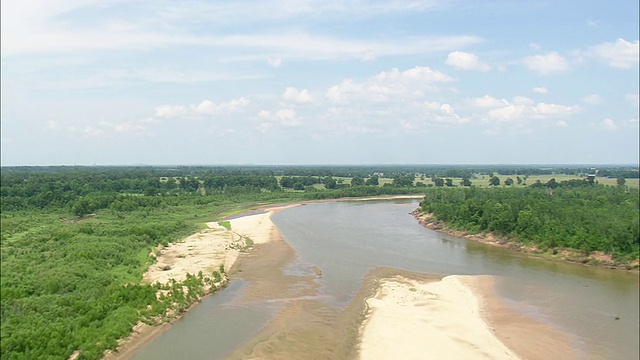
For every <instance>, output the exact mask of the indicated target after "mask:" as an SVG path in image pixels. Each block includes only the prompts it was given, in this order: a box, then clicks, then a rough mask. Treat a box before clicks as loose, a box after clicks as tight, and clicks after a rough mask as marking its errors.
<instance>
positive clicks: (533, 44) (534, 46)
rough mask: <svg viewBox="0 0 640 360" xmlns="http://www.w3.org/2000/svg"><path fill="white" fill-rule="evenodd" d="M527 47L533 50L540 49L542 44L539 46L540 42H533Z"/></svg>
mask: <svg viewBox="0 0 640 360" xmlns="http://www.w3.org/2000/svg"><path fill="white" fill-rule="evenodd" d="M529 48H530V49H532V50H535V51H540V50H542V46H540V44H536V43H534V42H532V43H529Z"/></svg>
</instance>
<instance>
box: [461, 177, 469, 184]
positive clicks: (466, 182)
mask: <svg viewBox="0 0 640 360" xmlns="http://www.w3.org/2000/svg"><path fill="white" fill-rule="evenodd" d="M460 185H462V186H471V180H469V178H462V181H460Z"/></svg>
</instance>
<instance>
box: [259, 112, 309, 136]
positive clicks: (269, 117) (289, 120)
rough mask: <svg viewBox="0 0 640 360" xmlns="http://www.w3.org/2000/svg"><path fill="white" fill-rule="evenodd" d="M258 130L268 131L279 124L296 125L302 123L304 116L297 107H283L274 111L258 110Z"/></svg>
mask: <svg viewBox="0 0 640 360" xmlns="http://www.w3.org/2000/svg"><path fill="white" fill-rule="evenodd" d="M257 115H258V120H259V121H260V124H259V125H258V127H257V129H258V131H260V132H262V133H266V132H268V131H270V130H271V129H273V128H275V127H276V126H277V125H281V126H287V127H295V126H299V125H301V124H302V118H301V117H300V116H299V115H298V113H297V112H296V111H295V109H290V108H282V109H278V110H276V112H274V113H272V112H270V111H268V110H260V111H259V112H258V114H257Z"/></svg>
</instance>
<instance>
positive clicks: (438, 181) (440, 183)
mask: <svg viewBox="0 0 640 360" xmlns="http://www.w3.org/2000/svg"><path fill="white" fill-rule="evenodd" d="M431 181H433V183H434V184H435V185H436V186H438V187H440V186H444V180H442V179H441V178H439V177H433V178H431Z"/></svg>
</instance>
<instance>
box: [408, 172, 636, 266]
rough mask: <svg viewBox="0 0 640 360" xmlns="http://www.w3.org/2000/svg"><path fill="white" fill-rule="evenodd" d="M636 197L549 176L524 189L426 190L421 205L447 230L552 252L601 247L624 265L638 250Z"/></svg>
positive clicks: (620, 188)
mask: <svg viewBox="0 0 640 360" xmlns="http://www.w3.org/2000/svg"><path fill="white" fill-rule="evenodd" d="M638 196H639V194H638V189H636V188H628V187H625V186H604V185H596V184H593V183H591V182H589V181H587V180H571V181H561V182H556V181H555V180H553V179H552V180H550V181H549V182H547V183H540V182H537V183H535V184H533V185H531V186H529V187H526V188H515V187H508V186H504V187H495V188H477V187H469V188H453V189H447V188H433V189H427V190H426V196H425V199H424V201H422V202H421V204H420V205H421V209H422V211H424V212H427V213H432V214H433V215H434V216H435V218H436V219H437V220H441V221H443V222H444V223H445V224H446V226H447V227H449V228H453V229H461V230H464V231H466V232H469V233H481V232H494V233H496V234H498V235H501V236H502V237H507V238H511V239H514V240H515V241H517V242H520V243H524V244H531V245H535V246H538V247H541V248H542V249H549V250H551V251H554V250H555V251H557V249H559V248H561V249H571V250H576V251H580V252H582V253H584V254H589V253H591V252H594V251H601V252H604V253H607V254H611V255H613V256H614V257H615V259H616V260H617V261H620V262H624V263H629V262H632V261H634V260H635V261H636V262H637V259H638V257H639V251H640V248H639V244H640V236H639V224H638V219H639V216H640V215H639V204H638V202H639V198H638Z"/></svg>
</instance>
